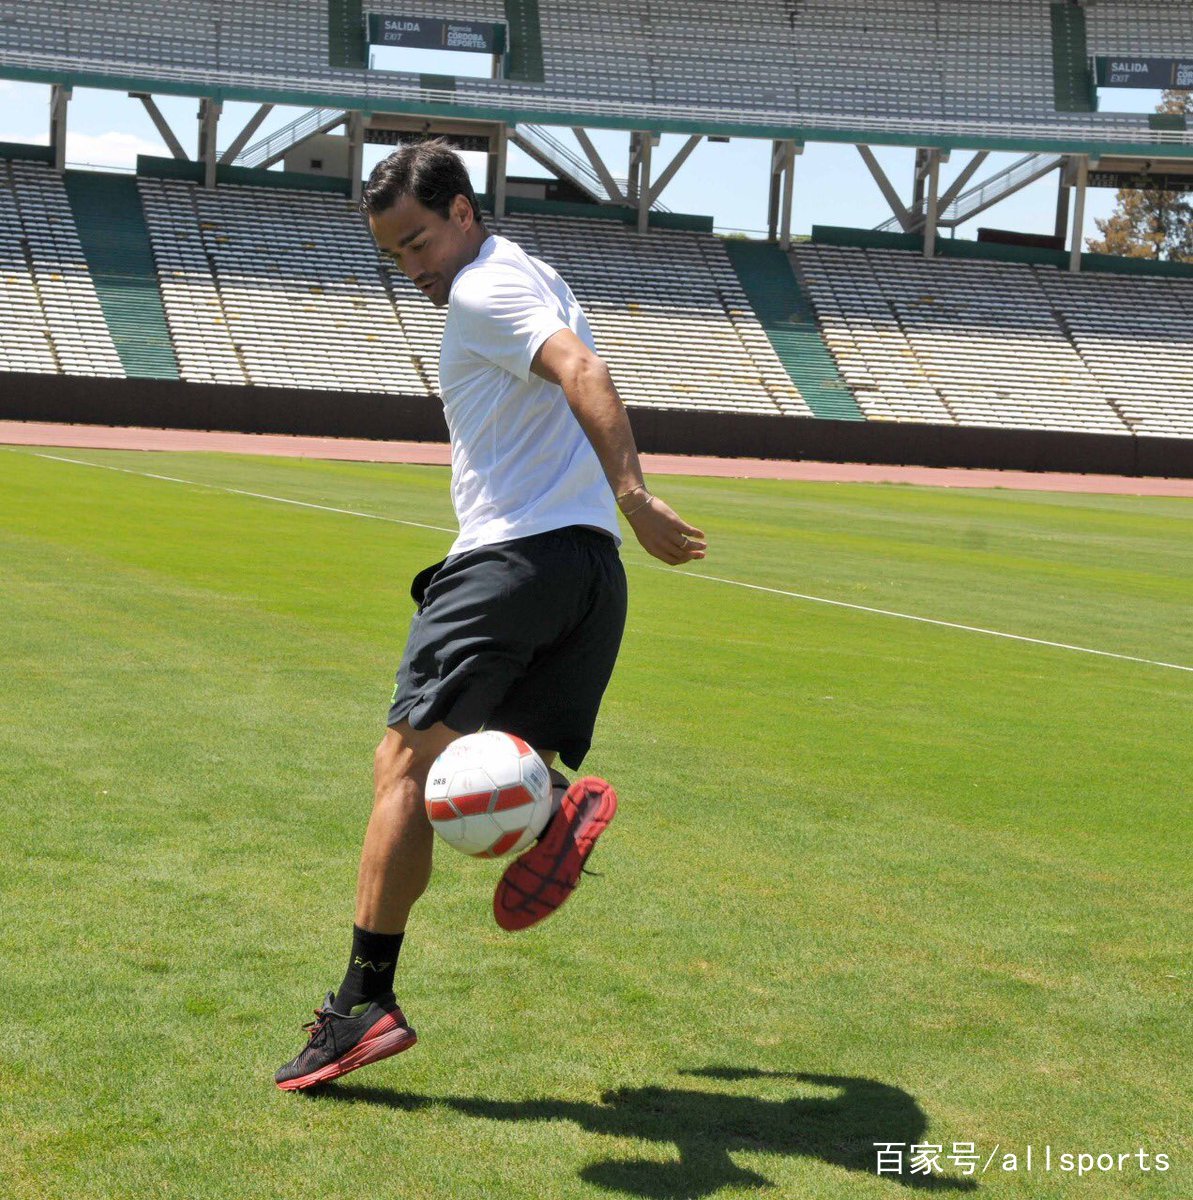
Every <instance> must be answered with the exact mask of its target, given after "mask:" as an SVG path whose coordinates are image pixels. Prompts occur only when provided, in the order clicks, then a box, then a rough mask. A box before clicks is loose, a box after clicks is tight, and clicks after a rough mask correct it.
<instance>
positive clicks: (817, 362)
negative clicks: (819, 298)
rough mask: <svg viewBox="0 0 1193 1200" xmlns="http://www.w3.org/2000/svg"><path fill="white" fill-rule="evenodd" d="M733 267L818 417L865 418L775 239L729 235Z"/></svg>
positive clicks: (780, 356) (775, 347) (729, 253)
mask: <svg viewBox="0 0 1193 1200" xmlns="http://www.w3.org/2000/svg"><path fill="white" fill-rule="evenodd" d="M725 250H726V252H727V253H728V255H729V261H730V262H732V263H733V269H734V270H735V271H736V272H737V277H738V279H740V280H741V284H742V287H743V288H744V289H745V292H746V295H747V296H748V297H749V299H750V304H751V305H752V306H753V308H754V312H755V314H756V315H757V317H758V320H759V322H760V323H761V324H762V328H763V329H764V330H765V331H766V336H767V337H768V338H769V339H770V344H771V345H772V346H773V347H774V350H775V353H776V354H777V355H778V356H779V361H780V362H781V363H782V364H783V366H784V368H786V371H787V374H788V375H790V376H791V382H792V383H794V384H795V386H796V387H797V388H798V389H799V394H800V395H801V396H803V398H804V400H805V401H807V404H808V407H809V408H810V409H811V410H812V411H813V412H814V413H815V414H816V416H818V417H828V418H831V419H833V420H837V421H864V420H865V419H866V418H865V414H864V413H863V412H862V410H861V409H860V408H858V406H857V402H856V401H855V400H854V398H853V394H852V393H851V392H850V390H849V388H848V386H847V385H846V383H845V381H844V380H843V379H842V378H841V375H840V373H839V372H838V371H837V364H836V363H835V362H834V361H833V356H832V355H831V354H830V353H829V350H828V347H827V346H826V345H825V344H824V338H822V337H821V336H820V329H819V327H818V326H817V324H816V317H815V314H814V313H813V312H812V306H811V305H810V304H809V303H808V300H807V297H806V296H805V295H804V293H803V291H802V290H801V289H800V286H799V281H798V280H797V279H796V277H795V270H794V267H793V266H792V263H791V260H790V259H789V258H788V257H787V255H786V254H784V253H783V251H782V250H780V249H779V247H778V246H776V245H775V244H774V243H773V242H745V241H740V240H738V239H736V238H727V239H726V240H725Z"/></svg>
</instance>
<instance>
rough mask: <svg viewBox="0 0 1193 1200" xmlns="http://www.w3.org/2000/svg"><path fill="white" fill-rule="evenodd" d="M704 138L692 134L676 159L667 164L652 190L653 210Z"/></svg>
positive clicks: (651, 202)
mask: <svg viewBox="0 0 1193 1200" xmlns="http://www.w3.org/2000/svg"><path fill="white" fill-rule="evenodd" d="M702 140H703V139H702V137H701V135H700V134H698V133H694V134H692V136H691V137H690V138H688V140H687V141H686V142H684V144H683V145H682V146H681V147H680V148H679V150H678V152H677V153H676V155H675V157H674V158H673V159H672V160H671V161H670V162H669V163H668V164H667V167H666V169H665V170H664V171H663V173H662V174H661V175H660V176H659V178H658V181H657V182H656V183H655V184H654V186H653V187H652V188H651V189H650V206H651V207H652V208H653V207H654V204H655V201H656V200H658V198H659V197H660V196H661V195H662V194H663V189H664V188H665V187H666V186H667V185H668V184H669V183H670V182H671V181H672V179H674V178H675V172H676V171H678V170H679V168H680V167H682V166H683V165H684V163H686V162H687V161H688V156H689V155H690V154H691V153H692V151H693V150H695V149H696V147H697V146H699V145H700V142H701V141H702Z"/></svg>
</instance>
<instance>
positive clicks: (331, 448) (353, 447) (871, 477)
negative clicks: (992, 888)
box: [0, 421, 1193, 497]
mask: <svg viewBox="0 0 1193 1200" xmlns="http://www.w3.org/2000/svg"><path fill="white" fill-rule="evenodd" d="M0 444H3V445H9V446H57V447H67V448H70V449H75V450H218V451H221V452H223V453H225V454H273V455H278V456H280V457H284V458H330V459H341V460H344V461H347V462H386V463H421V464H426V465H431V466H447V465H449V464H450V463H451V452H450V449H449V447H448V446H447V445H446V444H443V443H439V442H374V441H365V440H358V439H355V438H316V437H290V436H287V435H283V434H272V433H213V432H207V431H201V430H189V429H137V428H113V427H110V426H106V425H56V424H42V423H37V422H31V421H0ZM642 467H643V470H645V472H646V473H647V475H703V476H715V477H720V478H729V479H798V480H806V481H811V482H817V483H906V484H918V485H920V486H928V487H956V488H1010V489H1014V490H1017V491H1036V492H1094V493H1099V494H1103V495H1120V496H1182V497H1193V479H1159V478H1152V477H1145V478H1133V477H1129V476H1119V475H1066V474H1059V473H1049V472H1036V471H992V470H978V469H972V468H963V467H884V466H873V465H870V464H867V463H822V462H780V461H773V460H770V459H760V458H703V457H696V456H691V457H689V456H685V455H680V454H644V455H642Z"/></svg>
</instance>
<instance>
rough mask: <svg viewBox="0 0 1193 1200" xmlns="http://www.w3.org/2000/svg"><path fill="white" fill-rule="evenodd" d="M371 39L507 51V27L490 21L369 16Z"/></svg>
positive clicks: (374, 41) (432, 47) (388, 43)
mask: <svg viewBox="0 0 1193 1200" xmlns="http://www.w3.org/2000/svg"><path fill="white" fill-rule="evenodd" d="M369 42H370V44H371V45H374V46H402V47H404V48H406V49H410V50H463V51H470V52H475V53H477V54H504V53H505V26H504V25H497V24H493V23H492V22H489V21H444V20H440V19H439V18H437V17H387V16H382V15H380V14H378V13H371V14H370V15H369Z"/></svg>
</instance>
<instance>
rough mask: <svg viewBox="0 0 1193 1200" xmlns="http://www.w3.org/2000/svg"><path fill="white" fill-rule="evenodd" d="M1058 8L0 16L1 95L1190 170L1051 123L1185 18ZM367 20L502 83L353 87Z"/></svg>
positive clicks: (1185, 33) (258, 7)
mask: <svg viewBox="0 0 1193 1200" xmlns="http://www.w3.org/2000/svg"><path fill="white" fill-rule="evenodd" d="M1064 7H1066V6H1057V5H1051V4H1049V3H1048V2H1047V0H1014V2H1013V3H1010V2H1006V0H1003V2H1001V3H990V2H988V0H874V2H873V3H867V4H865V5H858V4H855V3H850V2H849V0H800V2H799V3H796V2H795V0H752V2H750V3H747V4H745V5H738V6H735V7H732V8H729V7H727V6H725V5H723V4H720V3H713V2H712V0H692V2H691V3H688V4H686V5H684V6H682V7H680V6H658V5H652V4H649V3H641V2H640V3H634V2H633V0H622V2H621V3H619V4H617V5H611V6H609V7H607V8H606V7H603V6H601V5H599V4H597V5H593V4H586V3H585V0H538V3H537V4H531V3H528V0H504V2H501V0H458V2H450V3H445V2H444V0H421V2H417V3H416V0H393V2H392V3H389V4H387V5H385V6H384V8H382V7H381V3H380V0H368V3H365V4H363V5H362V3H361V0H290V2H288V3H283V2H282V0H236V2H235V3H233V2H231V0H179V2H177V3H170V4H162V3H157V2H154V0H124V2H122V3H121V4H120V5H119V6H111V5H108V4H104V3H90V4H87V3H81V2H79V0H49V2H47V3H41V4H37V5H31V4H28V3H27V2H26V0H0V77H6V78H10V79H23V80H31V81H36V82H43V83H59V84H65V85H71V86H79V87H99V88H111V89H120V90H129V91H148V92H158V93H174V94H180V95H190V96H209V97H212V98H214V99H218V100H248V101H257V102H269V103H275V104H295V105H305V106H312V107H339V108H347V109H355V110H363V111H368V112H378V113H380V112H401V113H409V114H416V115H427V116H443V117H467V118H471V119H481V120H492V121H505V122H508V123H511V124H521V123H527V122H534V123H537V124H544V125H582V126H585V127H589V128H602V127H603V128H617V129H639V130H642V129H650V130H654V131H659V132H676V133H704V134H720V135H731V136H748V137H759V138H796V139H800V140H805V141H839V142H872V143H878V144H895V145H916V146H938V147H941V148H950V147H967V148H975V149H976V148H989V149H1023V150H1053V151H1058V152H1084V153H1091V154H1101V153H1109V152H1113V153H1116V154H1119V155H1123V154H1140V155H1145V156H1152V157H1155V156H1157V155H1160V156H1163V157H1193V134H1190V132H1189V131H1188V130H1187V129H1186V128H1184V123H1183V120H1177V121H1167V122H1166V121H1163V120H1157V119H1156V118H1155V117H1153V116H1149V115H1148V114H1110V113H1098V112H1091V111H1058V105H1059V106H1060V107H1062V108H1063V107H1070V108H1076V109H1080V108H1082V107H1084V108H1086V109H1088V108H1090V107H1093V105H1092V104H1091V99H1092V82H1091V81H1090V80H1089V79H1088V55H1089V54H1092V53H1094V52H1100V51H1102V50H1106V51H1107V52H1114V48H1115V47H1116V46H1118V45H1120V44H1121V43H1122V41H1123V40H1124V38H1125V36H1126V35H1124V34H1122V33H1120V32H1117V30H1119V28H1120V26H1119V25H1118V24H1116V22H1117V21H1118V20H1119V18H1120V16H1122V17H1123V19H1124V20H1125V19H1127V17H1129V20H1130V26H1129V27H1130V29H1131V31H1132V33H1131V39H1132V41H1131V52H1132V53H1144V52H1149V53H1161V52H1163V53H1169V54H1176V53H1182V52H1184V51H1185V49H1186V47H1187V48H1188V50H1189V51H1190V52H1193V6H1189V5H1183V4H1172V5H1149V6H1146V7H1141V6H1140V5H1138V4H1132V3H1128V2H1127V0H1101V2H1100V3H1099V5H1098V6H1097V8H1096V9H1091V10H1090V14H1089V20H1088V26H1087V25H1086V22H1085V10H1083V9H1080V8H1075V9H1072V10H1071V11H1072V12H1074V13H1076V14H1078V15H1079V25H1080V27H1079V28H1077V29H1076V33H1077V34H1079V35H1080V36H1079V37H1078V36H1076V35H1073V36H1070V35H1072V34H1073V30H1067V29H1066V28H1065V27H1063V23H1062V25H1061V26H1058V24H1057V17H1056V15H1055V13H1054V10H1055V9H1057V8H1064ZM373 9H375V10H376V11H377V12H378V13H380V12H382V11H384V12H387V13H389V14H400V13H402V12H404V11H411V10H412V11H414V13H415V14H416V16H418V17H419V18H422V17H425V16H437V17H442V18H450V19H467V20H473V21H491V22H503V23H506V24H507V25H508V28H509V40H510V51H509V53H508V54H507V55H506V58H505V76H506V77H505V78H502V79H477V78H468V77H451V76H438V75H436V76H428V75H418V74H414V73H410V72H396V71H371V70H368V69H366V67H365V65H364V63H365V59H366V56H367V51H368V47H367V38H366V35H365V33H364V29H365V25H364V21H365V19H366V18H367V17H368V15H369V13H370V10H373ZM1120 10H1121V12H1120ZM1124 14H1125V15H1124ZM1149 21H1150V22H1152V23H1153V25H1154V28H1153V27H1152V26H1149V24H1148V22H1149ZM1124 27H1125V26H1124ZM1191 56H1193V54H1191ZM1074 80H1076V83H1074Z"/></svg>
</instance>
